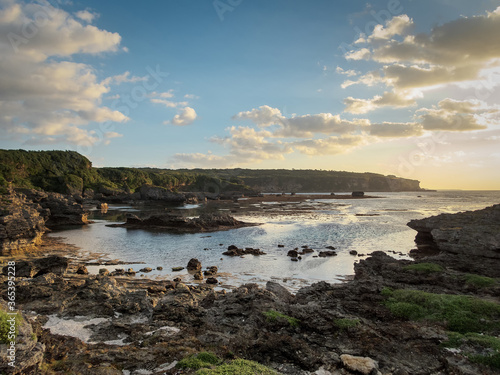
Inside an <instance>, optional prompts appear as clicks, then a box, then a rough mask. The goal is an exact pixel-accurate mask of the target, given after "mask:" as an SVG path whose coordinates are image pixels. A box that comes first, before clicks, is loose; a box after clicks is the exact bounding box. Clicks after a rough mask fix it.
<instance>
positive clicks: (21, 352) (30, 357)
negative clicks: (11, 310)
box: [0, 299, 45, 375]
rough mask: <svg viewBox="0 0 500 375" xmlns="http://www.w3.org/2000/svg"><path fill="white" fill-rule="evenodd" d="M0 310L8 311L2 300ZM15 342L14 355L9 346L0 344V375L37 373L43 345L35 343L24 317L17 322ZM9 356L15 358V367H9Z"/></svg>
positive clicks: (29, 326) (41, 358) (43, 349)
mask: <svg viewBox="0 0 500 375" xmlns="http://www.w3.org/2000/svg"><path fill="white" fill-rule="evenodd" d="M0 310H3V311H8V307H7V304H6V303H5V302H4V301H3V300H2V299H0ZM15 341H16V345H15V346H14V347H13V348H14V352H15V353H14V352H11V351H10V349H11V346H10V344H9V345H7V344H0V373H2V374H4V373H5V374H13V375H17V374H20V375H24V374H36V373H39V372H38V371H39V368H40V365H41V363H42V361H43V353H44V351H45V345H44V344H41V343H39V342H37V340H36V335H35V334H34V333H33V328H32V326H31V324H30V323H29V321H28V319H27V318H26V316H24V315H22V319H20V320H19V326H18V335H17V337H16V340H15ZM11 354H14V356H15V361H14V362H15V367H12V366H9V362H12V358H9V356H10V355H11Z"/></svg>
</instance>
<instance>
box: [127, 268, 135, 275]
mask: <svg viewBox="0 0 500 375" xmlns="http://www.w3.org/2000/svg"><path fill="white" fill-rule="evenodd" d="M125 275H127V276H135V275H136V272H135V271H134V270H133V269H132V268H129V269H128V270H127V272H125Z"/></svg>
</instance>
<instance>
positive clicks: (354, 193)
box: [351, 191, 365, 197]
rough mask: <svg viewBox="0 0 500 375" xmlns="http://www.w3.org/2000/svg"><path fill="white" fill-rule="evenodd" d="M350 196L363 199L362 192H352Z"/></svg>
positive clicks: (363, 194)
mask: <svg viewBox="0 0 500 375" xmlns="http://www.w3.org/2000/svg"><path fill="white" fill-rule="evenodd" d="M351 195H352V196H353V197H364V196H365V193H364V192H363V191H353V192H352V194H351Z"/></svg>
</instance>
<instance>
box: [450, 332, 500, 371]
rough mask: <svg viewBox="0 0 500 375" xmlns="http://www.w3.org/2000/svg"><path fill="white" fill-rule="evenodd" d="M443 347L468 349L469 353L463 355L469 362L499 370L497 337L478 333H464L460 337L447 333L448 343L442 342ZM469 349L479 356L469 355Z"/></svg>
mask: <svg viewBox="0 0 500 375" xmlns="http://www.w3.org/2000/svg"><path fill="white" fill-rule="evenodd" d="M443 346H444V347H446V348H460V347H465V348H469V349H468V350H469V352H466V353H465V355H466V356H467V357H468V358H469V360H470V361H471V362H474V363H480V364H483V365H486V366H490V367H492V368H495V369H500V338H498V337H493V336H488V335H481V334H478V333H466V334H465V335H462V334H460V333H456V332H449V333H448V341H446V342H444V343H443ZM470 348H473V349H475V350H477V351H478V352H480V353H481V354H474V353H471V352H470V350H471V349H470ZM466 350H467V349H466ZM485 352H486V353H487V352H489V354H484V353H485Z"/></svg>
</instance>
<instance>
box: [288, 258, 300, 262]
mask: <svg viewBox="0 0 500 375" xmlns="http://www.w3.org/2000/svg"><path fill="white" fill-rule="evenodd" d="M290 260H291V261H292V262H298V261H299V259H298V258H291V259H290Z"/></svg>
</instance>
